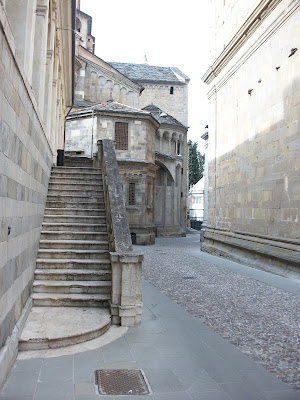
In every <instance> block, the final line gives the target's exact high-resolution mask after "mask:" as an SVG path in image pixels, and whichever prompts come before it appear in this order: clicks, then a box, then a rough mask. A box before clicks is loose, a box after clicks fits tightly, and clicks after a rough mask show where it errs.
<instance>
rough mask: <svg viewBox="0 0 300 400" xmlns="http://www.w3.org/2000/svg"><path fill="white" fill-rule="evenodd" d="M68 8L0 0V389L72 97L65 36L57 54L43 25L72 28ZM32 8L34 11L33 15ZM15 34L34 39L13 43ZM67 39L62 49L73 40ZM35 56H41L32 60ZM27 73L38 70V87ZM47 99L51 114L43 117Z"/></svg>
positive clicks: (26, 306)
mask: <svg viewBox="0 0 300 400" xmlns="http://www.w3.org/2000/svg"><path fill="white" fill-rule="evenodd" d="M68 6H69V7H67V6H65V7H64V12H65V13H66V14H65V15H67V16H68V18H69V20H67V19H64V16H63V14H62V13H61V12H60V11H61V10H56V12H55V10H54V5H53V4H52V3H51V5H50V7H49V8H48V6H47V4H46V2H44V1H37V2H34V1H29V2H28V1H26V0H24V1H23V0H22V1H18V2H16V1H13V0H10V1H9V2H7V1H6V3H4V2H3V1H2V0H0V221H1V225H0V227H1V230H0V326H1V329H0V386H1V384H2V383H3V381H4V379H5V377H6V375H7V373H8V371H9V368H10V367H11V365H12V363H13V361H14V359H15V357H16V354H17V351H18V339H19V335H20V332H21V330H22V327H23V324H24V323H25V321H26V317H27V315H28V312H29V310H30V306H31V301H30V299H29V296H30V292H31V286H32V281H33V276H34V270H35V265H36V258H37V252H38V247H39V239H40V232H41V226H42V221H43V215H44V208H45V203H46V197H47V188H48V181H49V176H50V171H51V166H52V163H53V159H55V158H56V157H55V153H56V149H57V146H58V145H61V138H63V128H64V123H63V120H64V115H65V104H66V102H71V99H72V92H71V88H72V82H71V81H70V80H69V81H68V83H66V84H64V82H66V81H65V79H66V77H67V76H68V74H69V72H70V69H71V70H72V67H71V65H70V64H69V65H68V66H66V64H64V61H65V60H66V58H68V57H70V58H69V59H72V55H71V54H72V53H71V51H72V46H71V40H70V41H69V45H70V46H69V47H65V53H66V54H65V55H64V56H63V55H62V53H61V52H60V53H59V50H58V46H59V45H60V46H61V45H62V36H61V34H57V33H55V29H52V31H51V32H52V34H53V41H52V40H49V41H48V42H47V36H48V35H47V29H46V30H45V29H43V28H45V27H43V23H44V24H45V26H46V28H48V26H52V23H53V24H54V25H55V15H56V16H57V18H58V16H60V17H61V18H62V20H63V21H65V23H66V26H68V24H69V25H70V27H71V26H72V24H71V2H68ZM32 7H33V8H34V9H35V10H36V13H33V12H31V11H32ZM48 16H49V18H50V21H51V23H49V25H48ZM52 16H53V20H52V19H51V17H52ZM52 28H53V26H52ZM44 30H45V32H44ZM51 32H49V36H48V39H49V37H50V38H51V35H52V34H51ZM21 33H22V34H23V35H24V38H27V37H29V38H32V39H30V41H28V42H26V40H20V41H19V38H20V34H21ZM67 36H68V37H67V38H66V41H64V45H65V46H66V45H67V42H68V40H69V39H70V38H71V36H70V34H68V35H67ZM24 38H22V39H24ZM54 38H55V43H56V45H55V46H56V48H55V49H54V48H52V53H51V57H50V58H51V59H52V61H53V63H54V64H55V65H56V66H57V72H58V75H57V76H56V78H55V79H56V80H55V83H56V85H58V88H57V90H55V89H53V90H51V91H50V93H49V91H47V93H46V91H45V90H44V89H45V87H44V88H43V87H41V86H45V80H46V77H47V79H49V75H47V74H48V73H49V72H50V71H49V68H48V69H47V68H45V64H44V65H42V63H43V62H44V63H45V62H46V57H47V54H48V52H47V46H48V45H49V46H51V45H53V46H54ZM60 49H62V46H61V47H60ZM67 49H69V54H67V51H66V50H67ZM49 51H50V48H49ZM38 53H40V56H41V58H37V57H38V56H37V54H38ZM49 56H50V54H49ZM64 57H66V58H64ZM49 62H50V61H49ZM50 65H51V66H52V63H50ZM64 66H66V67H67V71H66V74H64V73H63V71H64V70H63V67H64ZM59 68H60V71H59ZM32 71H34V72H36V73H37V74H38V75H39V80H40V85H41V86H40V85H39V84H38V82H37V80H36V79H35V77H34V76H33V75H34V73H32ZM51 76H53V74H52V75H51ZM47 83H48V84H49V83H50V85H51V87H52V81H51V82H47ZM55 87H57V86H55ZM68 89H69V90H68ZM49 96H50V98H49ZM48 100H49V102H48ZM50 100H51V101H50ZM50 103H52V105H51V109H52V111H51V112H52V114H44V109H46V110H48V111H49V108H47V107H48V106H49V104H50ZM44 107H45V108H44ZM47 126H49V130H47ZM50 128H51V129H50ZM52 129H53V130H54V132H52Z"/></svg>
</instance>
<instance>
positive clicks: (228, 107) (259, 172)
mask: <svg viewBox="0 0 300 400" xmlns="http://www.w3.org/2000/svg"><path fill="white" fill-rule="evenodd" d="M254 3H255V2H254V1H251V2H249V4H248V3H247V7H246V8H244V9H243V10H242V9H241V8H240V7H241V5H240V2H238V1H235V0H233V1H230V2H229V3H228V5H227V4H226V7H221V6H220V9H219V10H218V11H220V14H218V16H217V20H216V21H217V37H216V45H217V48H218V51H219V53H218V54H216V59H215V61H214V63H213V65H212V67H211V69H209V70H208V71H207V73H206V74H205V75H204V77H203V79H204V81H205V82H206V83H209V84H210V91H209V94H208V96H209V101H210V107H211V108H210V110H211V111H210V114H211V115H210V121H209V130H210V132H209V149H208V154H209V191H208V210H209V215H208V225H209V227H210V228H212V230H214V233H213V234H212V231H211V233H207V246H206V245H205V244H204V247H203V248H205V249H206V250H207V251H213V252H216V253H217V254H223V255H225V256H229V257H230V256H238V257H239V259H242V258H243V254H244V256H245V259H246V260H248V261H247V262H250V263H251V262H252V261H251V257H252V259H253V263H254V264H255V265H259V264H260V261H263V263H262V264H265V263H268V262H269V264H270V268H271V267H272V264H273V263H274V264H276V265H277V267H280V266H281V267H282V268H283V271H285V270H286V268H287V269H294V267H295V265H296V264H297V263H299V262H300V259H299V244H300V242H299V238H300V225H299V204H298V201H299V190H298V188H299V186H300V180H299V163H298V162H297V158H299V156H298V153H299V149H298V144H299V143H298V141H299V123H298V121H299V115H300V110H299V96H298V94H297V93H298V92H299V82H300V74H299V53H295V54H294V55H293V56H291V57H289V54H290V52H291V49H290V48H291V43H292V42H293V37H294V36H295V35H297V32H298V27H297V25H298V24H297V22H296V21H298V19H299V13H300V9H299V5H298V4H297V5H296V3H289V2H288V1H281V2H276V1H271V2H266V1H260V2H256V3H257V4H254ZM267 3H268V4H267ZM264 7H265V8H264ZM229 8H230V9H233V10H234V11H233V12H232V13H230V16H228V14H226V18H225V19H224V18H223V17H224V15H225V13H227V11H228V10H229ZM245 14H247V18H246V15H245ZM241 16H244V19H240V17H241ZM227 17H228V18H227ZM223 21H225V23H224V25H223ZM233 21H235V22H234V23H233ZM241 27H242V28H241ZM246 27H247V29H246ZM239 28H241V29H242V30H240V31H239ZM245 30H248V31H249V32H251V34H250V35H249V36H248V35H247V38H245V37H243V36H242V35H241V32H242V31H245ZM231 39H232V40H233V41H232V43H231V44H232V46H228V47H226V48H225V49H224V48H223V46H224V45H225V46H227V44H228V43H229V41H230V40H231ZM278 43H280V45H278ZM277 67H280V68H277ZM276 68H277V69H276ZM212 71H213V73H212ZM250 89H251V90H252V91H251V92H250V93H249V90H250ZM297 152H298V153H297ZM237 231H242V232H244V233H245V234H248V235H249V237H251V238H252V239H251V240H247V239H245V238H244V239H241V238H240V237H238V235H236V232H237ZM227 232H229V235H227ZM209 235H210V236H209ZM211 235H213V238H212V237H211ZM253 238H256V239H253ZM285 239H291V240H298V242H297V243H295V245H296V246H295V248H294V249H291V250H290V251H289V252H290V253H291V256H288V257H283V256H284V255H286V252H284V251H283V250H282V251H281V250H279V249H278V248H276V246H278V247H281V246H282V244H283V243H284V241H285ZM266 240H271V241H273V243H274V246H272V245H270V244H267V243H266ZM275 242H276V243H277V244H276V245H275ZM297 246H298V247H297ZM251 253H252V256H251ZM268 259H269V261H268Z"/></svg>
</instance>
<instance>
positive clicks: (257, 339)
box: [134, 235, 300, 390]
mask: <svg viewBox="0 0 300 400" xmlns="http://www.w3.org/2000/svg"><path fill="white" fill-rule="evenodd" d="M197 249H199V235H188V236H187V237H186V238H175V239H166V238H158V239H156V244H155V245H154V246H145V247H143V246H134V250H135V251H139V252H143V253H144V257H145V259H144V263H143V276H144V278H145V279H146V280H148V281H149V282H150V283H152V284H153V285H154V286H155V287H157V288H158V289H159V290H160V291H162V292H163V293H165V294H166V295H167V296H168V297H169V298H171V299H172V300H174V301H175V302H177V303H178V304H180V305H181V306H182V307H184V308H185V309H186V310H187V311H188V312H190V313H191V314H192V315H194V316H195V317H198V318H200V319H201V320H202V321H203V323H205V324H206V325H207V326H209V327H211V328H212V329H213V330H215V331H216V332H218V333H219V334H220V335H221V336H222V337H223V338H225V339H227V340H228V341H230V342H231V343H232V344H233V345H235V346H237V347H238V348H239V349H240V350H241V351H242V352H244V353H245V354H247V355H248V356H250V357H251V358H252V359H254V360H255V361H257V362H258V363H260V364H261V365H263V366H264V367H265V368H266V369H267V370H269V371H270V372H271V373H273V374H275V375H276V376H277V377H278V378H279V379H281V380H282V381H284V382H286V383H288V384H289V385H290V386H291V387H292V388H294V389H298V390H300V345H299V344H300V343H299V342H300V324H299V322H300V307H299V304H300V296H298V295H296V294H292V293H289V292H286V291H284V290H282V289H279V288H276V287H273V286H271V285H268V284H266V283H263V282H260V281H258V280H255V279H253V278H250V277H247V276H244V275H241V274H239V273H236V272H233V271H231V270H229V269H226V268H222V267H218V266H216V265H214V264H212V263H208V262H204V261H202V260H200V259H198V258H195V257H193V256H191V255H189V250H197Z"/></svg>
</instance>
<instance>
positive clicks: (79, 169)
mask: <svg viewBox="0 0 300 400" xmlns="http://www.w3.org/2000/svg"><path fill="white" fill-rule="evenodd" d="M52 171H53V172H60V171H63V172H66V173H67V172H78V173H88V172H91V173H95V174H98V173H99V172H100V173H101V168H93V167H78V166H76V167H70V166H66V167H64V166H63V167H57V166H53V167H52V170H51V172H52Z"/></svg>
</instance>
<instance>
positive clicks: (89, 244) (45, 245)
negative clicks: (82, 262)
mask: <svg viewBox="0 0 300 400" xmlns="http://www.w3.org/2000/svg"><path fill="white" fill-rule="evenodd" d="M40 249H73V250H75V249H78V250H84V249H87V250H107V251H108V242H107V241H100V240H43V239H41V240H40Z"/></svg>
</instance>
